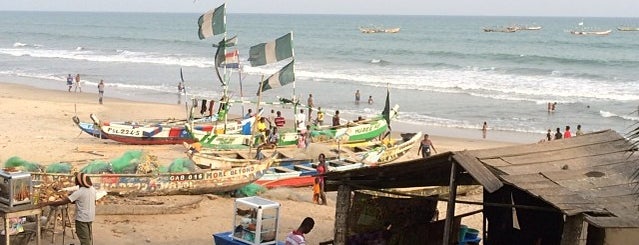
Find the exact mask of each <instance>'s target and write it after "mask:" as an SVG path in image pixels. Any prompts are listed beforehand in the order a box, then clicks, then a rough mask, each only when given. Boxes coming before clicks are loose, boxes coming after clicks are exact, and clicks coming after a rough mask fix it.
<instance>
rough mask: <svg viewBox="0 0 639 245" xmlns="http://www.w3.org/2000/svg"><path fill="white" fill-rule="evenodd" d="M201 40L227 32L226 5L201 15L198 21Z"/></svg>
mask: <svg viewBox="0 0 639 245" xmlns="http://www.w3.org/2000/svg"><path fill="white" fill-rule="evenodd" d="M197 24H198V26H199V27H200V29H199V31H198V33H197V34H198V36H199V37H200V40H202V39H205V38H209V37H212V36H215V35H217V34H222V33H225V32H226V4H222V5H221V6H219V7H217V8H215V9H214V10H210V11H209V12H206V13H205V14H203V15H201V16H200V18H199V19H198V21H197Z"/></svg>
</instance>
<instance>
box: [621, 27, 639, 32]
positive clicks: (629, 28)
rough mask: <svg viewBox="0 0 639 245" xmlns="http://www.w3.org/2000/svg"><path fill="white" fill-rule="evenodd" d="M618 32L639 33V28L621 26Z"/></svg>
mask: <svg viewBox="0 0 639 245" xmlns="http://www.w3.org/2000/svg"><path fill="white" fill-rule="evenodd" d="M617 30H618V31H639V27H634V26H619V27H617Z"/></svg>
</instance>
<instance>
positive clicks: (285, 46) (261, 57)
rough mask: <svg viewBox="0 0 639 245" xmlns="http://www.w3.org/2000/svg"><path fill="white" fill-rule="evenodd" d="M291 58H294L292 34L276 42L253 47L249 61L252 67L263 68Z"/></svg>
mask: <svg viewBox="0 0 639 245" xmlns="http://www.w3.org/2000/svg"><path fill="white" fill-rule="evenodd" d="M290 57H293V34H292V33H291V32H289V33H288V34H286V35H284V36H281V37H279V38H277V39H275V40H274V41H271V42H267V43H260V44H258V45H255V46H253V47H251V48H250V50H249V58H248V61H250V62H251V66H263V65H266V64H271V63H275V62H278V61H280V60H284V59H287V58H290Z"/></svg>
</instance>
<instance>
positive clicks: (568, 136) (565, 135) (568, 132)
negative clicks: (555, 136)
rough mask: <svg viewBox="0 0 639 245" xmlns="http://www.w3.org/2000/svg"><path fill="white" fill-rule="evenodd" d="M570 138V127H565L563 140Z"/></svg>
mask: <svg viewBox="0 0 639 245" xmlns="http://www.w3.org/2000/svg"><path fill="white" fill-rule="evenodd" d="M570 137H572V135H571V134H570V126H566V131H565V132H564V139H568V138H570Z"/></svg>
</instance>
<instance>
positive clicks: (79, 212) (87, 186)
mask: <svg viewBox="0 0 639 245" xmlns="http://www.w3.org/2000/svg"><path fill="white" fill-rule="evenodd" d="M75 184H76V185H78V186H79V188H78V190H76V191H74V192H73V193H71V195H69V197H67V198H63V199H61V200H57V201H53V202H44V203H41V204H40V206H41V207H43V206H60V205H66V204H69V203H75V233H76V234H77V235H78V239H79V240H80V244H81V245H91V244H93V242H92V240H93V234H92V233H93V232H92V230H93V229H92V223H93V220H94V219H95V199H96V190H95V188H93V183H91V179H90V178H89V176H87V175H86V174H84V173H76V174H75Z"/></svg>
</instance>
